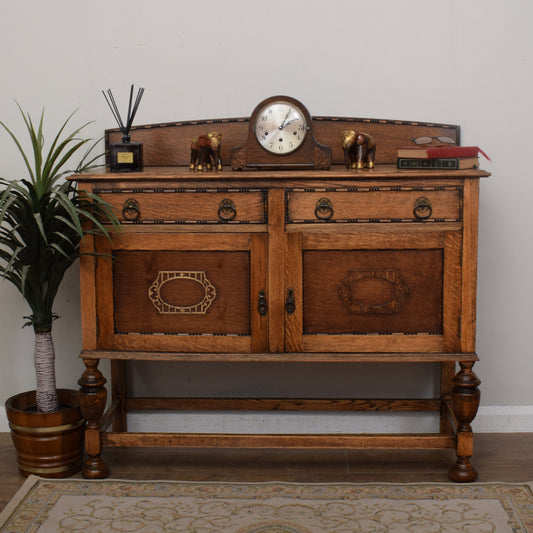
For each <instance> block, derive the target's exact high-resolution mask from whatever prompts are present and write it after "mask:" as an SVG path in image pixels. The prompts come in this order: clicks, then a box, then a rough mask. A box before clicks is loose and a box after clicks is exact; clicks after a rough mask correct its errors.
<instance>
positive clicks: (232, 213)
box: [217, 198, 237, 220]
mask: <svg viewBox="0 0 533 533" xmlns="http://www.w3.org/2000/svg"><path fill="white" fill-rule="evenodd" d="M217 214H218V218H220V219H221V220H233V219H234V218H235V217H236V216H237V209H236V207H235V202H233V200H230V199H229V198H224V199H223V200H222V201H221V202H220V203H219V204H218V211H217Z"/></svg>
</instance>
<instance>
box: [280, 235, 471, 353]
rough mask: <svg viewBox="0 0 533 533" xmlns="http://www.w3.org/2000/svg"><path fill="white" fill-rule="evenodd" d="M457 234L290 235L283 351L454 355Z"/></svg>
mask: <svg viewBox="0 0 533 533" xmlns="http://www.w3.org/2000/svg"><path fill="white" fill-rule="evenodd" d="M460 253H461V232H460V231H459V230H450V231H432V230H425V229H417V230H416V231H401V230H394V231H387V232H383V231H378V230H374V231H372V230H366V231H361V232H358V233H347V234H340V233H339V234H336V233H326V232H320V233H309V234H307V233H289V234H288V235H287V257H289V258H290V260H288V261H287V262H286V264H287V269H286V280H285V290H286V294H287V296H289V295H292V297H293V298H294V311H293V312H292V313H287V314H286V317H285V324H286V331H287V335H286V350H288V351H296V352H297V351H304V352H376V353H380V352H453V351H456V350H458V349H459V343H458V340H459V339H458V337H459V316H460V305H461V263H460V257H461V256H460Z"/></svg>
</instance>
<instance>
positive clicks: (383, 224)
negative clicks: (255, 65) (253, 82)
mask: <svg viewBox="0 0 533 533" xmlns="http://www.w3.org/2000/svg"><path fill="white" fill-rule="evenodd" d="M313 124H314V130H315V135H316V137H317V139H318V140H319V141H320V142H321V143H322V144H324V145H329V146H331V153H332V164H331V166H330V168H329V169H327V170H324V169H323V170H314V169H305V168H298V169H279V168H272V169H244V170H239V171H236V170H233V169H232V168H231V167H230V166H229V154H230V150H231V148H232V146H236V145H239V144H240V143H242V142H243V139H244V138H245V137H246V132H247V128H248V124H247V119H246V118H243V119H220V120H204V121H190V122H179V123H165V124H151V125H146V126H138V127H134V128H132V132H131V135H132V139H134V140H135V141H136V142H141V143H143V149H144V164H145V166H144V170H143V171H142V172H124V173H110V172H106V170H105V169H102V172H95V173H91V174H86V175H77V176H76V177H75V179H76V180H77V182H78V184H79V187H80V188H81V189H83V190H87V191H91V192H94V193H97V194H99V195H100V196H101V197H102V198H104V199H105V200H106V201H107V202H109V204H111V205H112V206H113V207H114V209H115V210H116V213H117V215H118V216H119V218H120V219H121V223H122V227H121V231H118V232H115V233H114V234H113V240H112V242H110V241H107V240H105V239H95V238H93V237H91V236H88V237H87V238H86V241H85V242H84V244H83V251H84V252H90V253H93V254H94V252H96V253H97V255H83V256H82V259H81V305H82V334H83V348H82V352H81V357H82V358H83V361H84V363H85V367H86V369H85V371H84V373H83V375H82V377H81V379H80V380H79V384H80V387H81V388H80V401H81V405H82V409H83V413H84V416H85V417H86V420H87V423H86V453H87V459H86V462H85V464H84V467H83V474H84V475H85V476H86V477H88V478H103V477H106V476H107V475H108V473H109V471H108V467H107V465H106V464H105V454H104V456H103V455H102V449H103V448H104V447H105V446H178V447H180V446H181V447H247V448H254V447H255V448H281V447H292V448H323V449H330V448H339V447H342V448H353V449H358V448H398V449H400V448H413V449H430V448H453V449H455V450H456V454H457V461H456V463H455V464H454V465H451V470H450V472H449V476H450V478H451V479H452V480H453V481H458V482H468V481H473V480H475V479H476V477H477V473H476V470H475V468H474V467H473V466H472V464H471V461H470V459H471V456H472V453H473V435H472V429H471V425H470V424H471V422H472V420H473V419H474V417H475V415H476V412H477V408H478V405H479V388H478V385H479V380H478V378H477V377H476V375H475V373H474V371H473V365H474V363H475V362H476V361H478V356H477V355H476V351H475V323H476V271H477V232H478V192H479V183H480V178H483V177H486V176H489V174H488V173H487V172H484V171H482V170H479V169H477V168H472V169H468V170H410V169H408V170H399V169H397V168H396V151H397V148H398V147H399V146H403V145H406V144H409V143H410V142H411V140H412V139H413V138H416V137H419V136H430V137H438V136H439V135H446V136H447V137H452V138H453V139H455V141H456V142H457V144H459V140H460V139H459V132H460V130H459V127H458V126H453V125H443V124H429V123H418V122H405V121H386V120H371V119H357V118H337V117H314V118H313ZM347 128H351V129H356V130H363V131H365V132H368V133H369V134H370V135H372V136H373V138H374V139H375V141H376V144H377V151H376V165H375V167H374V168H372V169H362V170H351V169H350V170H349V169H347V168H346V167H345V166H344V164H343V153H342V147H341V145H340V142H339V131H340V130H343V129H347ZM212 130H214V131H218V132H221V133H222V161H223V163H224V167H223V170H222V171H221V172H217V171H204V172H192V171H191V170H190V169H189V166H188V163H189V161H188V158H189V146H190V143H191V139H193V138H194V137H195V136H197V135H199V134H202V133H205V132H207V131H212ZM119 136H120V133H119V132H118V131H117V130H108V131H107V132H106V141H107V143H111V142H117V140H119ZM105 256H112V257H113V260H112V261H111V260H110V259H109V257H105ZM100 359H110V360H111V376H110V392H111V394H110V396H111V397H110V402H109V406H108V408H106V401H107V400H106V398H107V391H106V387H105V383H106V378H105V377H104V376H103V375H102V373H101V372H100V370H99V368H98V363H99V360H100ZM131 360H143V361H153V362H154V364H157V362H158V361H183V362H190V361H201V362H204V363H206V364H207V363H209V362H225V363H227V364H233V363H238V362H255V363H257V364H258V365H268V364H269V363H272V362H276V363H282V362H291V363H299V364H301V365H306V364H309V363H314V364H322V365H328V364H330V363H342V362H346V363H351V364H353V363H359V362H360V363H364V362H373V363H382V364H387V363H395V364H401V363H404V362H405V363H415V364H420V365H424V364H426V363H434V364H435V363H436V364H438V367H439V369H440V379H439V381H440V387H439V389H440V390H439V392H438V394H436V395H435V397H434V398H414V399H390V398H383V399H379V398H359V397H358V396H357V390H354V391H353V396H352V397H348V398H346V397H342V398H335V399H331V398H320V397H319V398H314V399H313V398H188V397H173V398H143V397H140V398H139V397H134V396H132V395H131V394H130V393H129V391H128V387H127V372H128V362H129V361H131ZM375 379H376V383H379V382H380V376H379V375H376V377H375ZM236 409H242V410H248V411H261V410H264V411H271V410H279V411H283V410H303V411H353V412H356V411H367V412H368V411H373V412H389V413H394V412H410V411H420V412H434V413H435V416H436V417H438V420H439V431H438V432H436V433H431V434H427V433H422V434H403V433H402V434H368V433H366V432H365V433H363V434H336V433H335V434H282V435H279V434H212V433H194V434H189V433H187V434H185V433H141V432H128V427H127V413H128V412H131V411H133V410H147V411H150V410H177V411H179V410H217V411H218V410H220V411H221V412H223V411H224V410H236Z"/></svg>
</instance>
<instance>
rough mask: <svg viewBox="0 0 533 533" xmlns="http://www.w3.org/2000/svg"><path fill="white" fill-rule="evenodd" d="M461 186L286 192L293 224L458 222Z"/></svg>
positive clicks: (353, 188)
mask: <svg viewBox="0 0 533 533" xmlns="http://www.w3.org/2000/svg"><path fill="white" fill-rule="evenodd" d="M462 196H463V188H462V187H461V186H428V187H419V186H417V187H410V186H401V187H394V186H380V187H348V188H342V189H341V188H328V189H325V188H324V189H300V188H292V189H288V190H287V192H286V219H287V223H289V224H291V223H292V224H296V223H299V224H302V223H304V224H305V223H324V222H325V223H327V222H350V223H354V222H420V221H431V222H458V221H460V220H461V218H462Z"/></svg>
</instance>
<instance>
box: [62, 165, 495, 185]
mask: <svg viewBox="0 0 533 533" xmlns="http://www.w3.org/2000/svg"><path fill="white" fill-rule="evenodd" d="M488 176H490V173H489V172H486V171H484V170H481V169H469V170H403V169H402V170H400V169H397V168H396V165H392V164H378V165H376V166H375V167H374V168H373V169H363V170H348V169H346V168H345V167H344V166H343V165H333V166H332V167H331V168H330V169H329V170H266V169H263V170H243V171H239V170H232V169H231V168H230V167H224V169H223V170H222V172H216V171H204V172H193V171H191V170H189V167H188V166H163V167H146V168H145V169H144V171H142V172H121V173H118V172H117V173H110V172H106V169H105V167H102V168H101V169H99V170H96V171H94V172H92V173H88V174H76V175H75V176H72V178H73V179H75V180H76V181H79V182H91V181H100V182H102V181H103V182H115V181H121V182H135V181H145V180H159V181H167V180H169V181H170V180H174V181H205V182H213V183H214V182H219V184H220V182H228V181H239V180H256V181H258V182H264V181H271V182H281V181H285V180H289V181H293V180H294V181H298V180H312V179H314V178H316V179H320V180H327V179H334V180H343V181H344V180H348V181H352V180H373V179H404V178H405V179H410V180H412V179H416V180H418V179H420V180H426V179H431V180H435V179H443V178H445V179H453V178H461V179H462V178H483V177H488Z"/></svg>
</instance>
